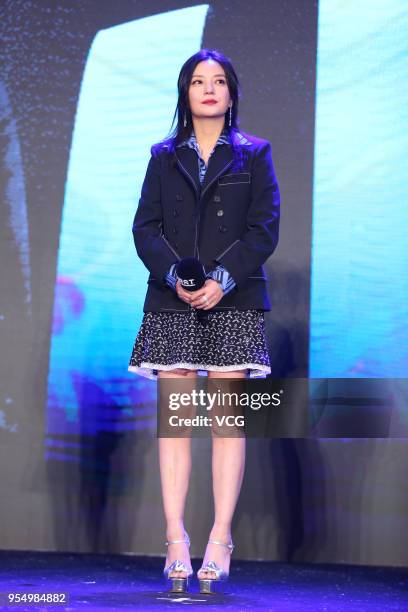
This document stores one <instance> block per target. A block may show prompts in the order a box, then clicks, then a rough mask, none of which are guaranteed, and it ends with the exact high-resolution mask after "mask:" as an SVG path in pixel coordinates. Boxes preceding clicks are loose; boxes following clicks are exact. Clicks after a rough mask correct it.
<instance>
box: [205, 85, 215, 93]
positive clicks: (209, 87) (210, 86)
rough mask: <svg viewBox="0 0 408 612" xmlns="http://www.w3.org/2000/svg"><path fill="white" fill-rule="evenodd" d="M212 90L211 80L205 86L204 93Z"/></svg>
mask: <svg viewBox="0 0 408 612" xmlns="http://www.w3.org/2000/svg"><path fill="white" fill-rule="evenodd" d="M213 91H214V86H213V84H212V83H211V82H210V83H207V84H206V86H205V93H213Z"/></svg>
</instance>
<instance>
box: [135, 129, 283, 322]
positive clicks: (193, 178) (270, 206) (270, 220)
mask: <svg viewBox="0 0 408 612" xmlns="http://www.w3.org/2000/svg"><path fill="white" fill-rule="evenodd" d="M232 137H233V138H234V142H235V143H236V144H238V145H239V147H241V148H242V149H241V150H242V166H241V167H239V168H238V169H237V170H236V169H234V168H235V164H234V163H233V162H234V157H233V151H232V147H231V145H228V144H222V145H218V146H217V147H216V148H215V149H214V152H213V154H212V155H211V157H210V158H209V164H208V168H207V172H206V174H205V178H204V182H203V184H202V186H201V185H200V181H199V176H198V167H197V153H196V152H195V151H194V150H193V149H191V148H188V147H181V148H179V149H176V164H172V163H171V156H170V155H169V153H168V145H166V144H165V143H158V144H157V145H153V146H152V148H151V158H150V160H149V164H148V167H147V172H146V176H145V179H144V182H143V185H142V191H141V197H140V200H139V205H138V208H137V211H136V214H135V218H134V222H133V237H134V242H135V246H136V250H137V253H138V255H139V257H140V259H141V260H142V261H143V263H144V264H145V266H146V267H147V269H148V270H149V271H150V275H149V279H148V289H147V294H146V299H145V303H144V307H143V310H144V311H145V312H149V311H170V312H177V311H178V312H186V311H188V310H189V309H190V308H191V306H190V305H189V304H186V303H185V302H183V301H182V300H180V299H179V298H178V296H177V294H176V293H175V292H174V291H173V290H172V289H171V288H170V287H169V286H168V285H167V283H166V281H165V276H166V273H167V272H168V270H169V268H170V266H171V265H172V264H173V263H175V262H177V261H178V260H180V259H183V258H184V257H197V258H198V259H200V261H201V262H202V263H203V264H204V267H205V270H206V272H208V271H209V270H212V269H214V268H215V267H216V266H217V265H218V264H221V265H222V266H224V268H226V269H227V270H228V272H229V273H230V275H231V276H232V277H233V279H234V280H235V282H236V287H235V288H234V289H233V290H232V291H230V292H229V293H228V294H226V295H224V297H223V298H222V299H221V300H220V301H219V302H218V304H217V305H216V306H215V307H214V308H213V310H214V311H217V310H218V311H219V310H225V309H238V310H244V309H247V308H256V309H261V310H270V302H269V299H268V294H267V290H266V275H265V271H264V269H263V264H264V263H265V262H266V260H267V259H268V257H269V256H270V255H271V254H272V253H273V251H274V250H275V248H276V246H277V244H278V238H279V211H280V194H279V186H278V182H277V179H276V174H275V170H274V166H273V161H272V151H271V145H270V144H269V142H268V141H267V140H264V139H262V138H258V137H256V136H253V135H251V134H245V133H244V132H241V133H239V132H236V131H235V132H233V133H232Z"/></svg>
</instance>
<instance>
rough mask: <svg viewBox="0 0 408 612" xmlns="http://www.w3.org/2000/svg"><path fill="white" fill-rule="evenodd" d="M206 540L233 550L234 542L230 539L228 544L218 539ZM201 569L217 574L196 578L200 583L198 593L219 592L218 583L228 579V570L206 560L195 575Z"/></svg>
mask: <svg viewBox="0 0 408 612" xmlns="http://www.w3.org/2000/svg"><path fill="white" fill-rule="evenodd" d="M208 541H209V542H210V543H211V544H219V545H220V546H225V547H226V548H228V550H229V551H230V553H231V554H232V551H233V550H234V544H233V543H232V541H231V543H230V544H224V543H223V542H219V541H218V540H208ZM201 571H208V572H214V574H215V575H216V576H217V577H216V578H198V582H199V583H200V593H202V594H207V595H209V594H211V593H216V592H219V591H220V590H221V587H220V584H221V583H222V582H226V581H227V580H228V576H229V572H226V571H225V570H223V569H222V568H221V567H218V565H217V564H216V563H215V561H208V563H206V564H205V565H203V566H202V567H200V569H199V570H198V572H197V577H198V574H199V572H201Z"/></svg>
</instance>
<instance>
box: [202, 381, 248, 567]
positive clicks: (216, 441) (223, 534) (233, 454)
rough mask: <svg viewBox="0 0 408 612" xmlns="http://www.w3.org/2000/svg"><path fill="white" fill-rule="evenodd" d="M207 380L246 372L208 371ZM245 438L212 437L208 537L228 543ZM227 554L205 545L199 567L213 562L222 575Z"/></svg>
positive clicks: (228, 558) (226, 563)
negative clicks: (211, 504) (211, 522)
mask: <svg viewBox="0 0 408 612" xmlns="http://www.w3.org/2000/svg"><path fill="white" fill-rule="evenodd" d="M208 377H209V378H245V377H246V370H236V371H235V372H208ZM245 442H246V441H245V437H242V438H239V437H237V438H232V437H230V438H220V437H214V436H213V438H212V475H213V493H214V510H215V519H214V525H213V527H212V529H211V532H210V538H209V539H214V540H218V541H219V542H223V543H224V544H229V543H230V541H231V522H232V518H233V515H234V511H235V507H236V504H237V501H238V496H239V493H240V490H241V485H242V480H243V476H244V469H245V448H246V444H245ZM230 556H231V555H230V552H229V550H228V549H227V548H225V547H224V546H218V545H217V544H207V548H206V551H205V556H204V559H203V565H205V564H206V563H207V562H208V561H210V560H211V561H215V563H217V565H218V566H219V567H221V568H222V569H223V570H225V571H226V572H228V571H229V566H230ZM215 577H216V576H215V574H214V572H199V573H198V578H215Z"/></svg>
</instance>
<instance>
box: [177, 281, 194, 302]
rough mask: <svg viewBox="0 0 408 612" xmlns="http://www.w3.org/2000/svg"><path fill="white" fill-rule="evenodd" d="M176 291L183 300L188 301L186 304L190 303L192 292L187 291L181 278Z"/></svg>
mask: <svg viewBox="0 0 408 612" xmlns="http://www.w3.org/2000/svg"><path fill="white" fill-rule="evenodd" d="M176 293H177V295H178V297H179V298H180V300H182V301H183V302H186V304H190V302H191V295H192V292H191V291H186V290H185V289H184V287H183V285H182V284H181V283H180V281H179V280H178V281H177V283H176Z"/></svg>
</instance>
